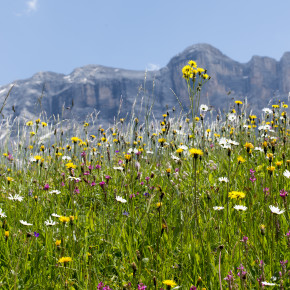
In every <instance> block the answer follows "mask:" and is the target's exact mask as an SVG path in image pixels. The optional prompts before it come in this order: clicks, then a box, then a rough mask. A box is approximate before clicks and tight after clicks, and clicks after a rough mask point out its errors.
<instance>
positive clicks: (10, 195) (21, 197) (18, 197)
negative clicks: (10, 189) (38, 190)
mask: <svg viewBox="0 0 290 290" xmlns="http://www.w3.org/2000/svg"><path fill="white" fill-rule="evenodd" d="M8 199H10V200H14V201H15V200H17V201H22V200H23V199H24V197H23V196H20V195H19V194H15V195H14V196H12V194H11V193H10V194H9V196H8Z"/></svg>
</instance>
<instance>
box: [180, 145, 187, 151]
mask: <svg viewBox="0 0 290 290" xmlns="http://www.w3.org/2000/svg"><path fill="white" fill-rule="evenodd" d="M178 149H182V150H188V147H187V146H186V145H181V146H179V147H178Z"/></svg>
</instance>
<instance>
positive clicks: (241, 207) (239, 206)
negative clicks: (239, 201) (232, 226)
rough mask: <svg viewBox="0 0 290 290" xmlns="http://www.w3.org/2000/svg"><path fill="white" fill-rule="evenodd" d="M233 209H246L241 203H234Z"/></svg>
mask: <svg viewBox="0 0 290 290" xmlns="http://www.w3.org/2000/svg"><path fill="white" fill-rule="evenodd" d="M234 209H236V210H242V211H245V210H247V207H246V206H243V205H235V206H234Z"/></svg>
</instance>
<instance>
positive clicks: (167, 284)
mask: <svg viewBox="0 0 290 290" xmlns="http://www.w3.org/2000/svg"><path fill="white" fill-rule="evenodd" d="M162 283H163V284H165V285H166V286H170V287H174V286H176V285H177V284H176V283H175V282H174V281H173V280H164V281H163V282H162Z"/></svg>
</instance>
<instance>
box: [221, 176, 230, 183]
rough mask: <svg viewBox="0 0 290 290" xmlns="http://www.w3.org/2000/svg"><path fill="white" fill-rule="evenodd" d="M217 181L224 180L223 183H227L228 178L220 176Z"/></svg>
mask: <svg viewBox="0 0 290 290" xmlns="http://www.w3.org/2000/svg"><path fill="white" fill-rule="evenodd" d="M219 182H225V183H228V182H229V180H228V178H227V177H220V178H219Z"/></svg>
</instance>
